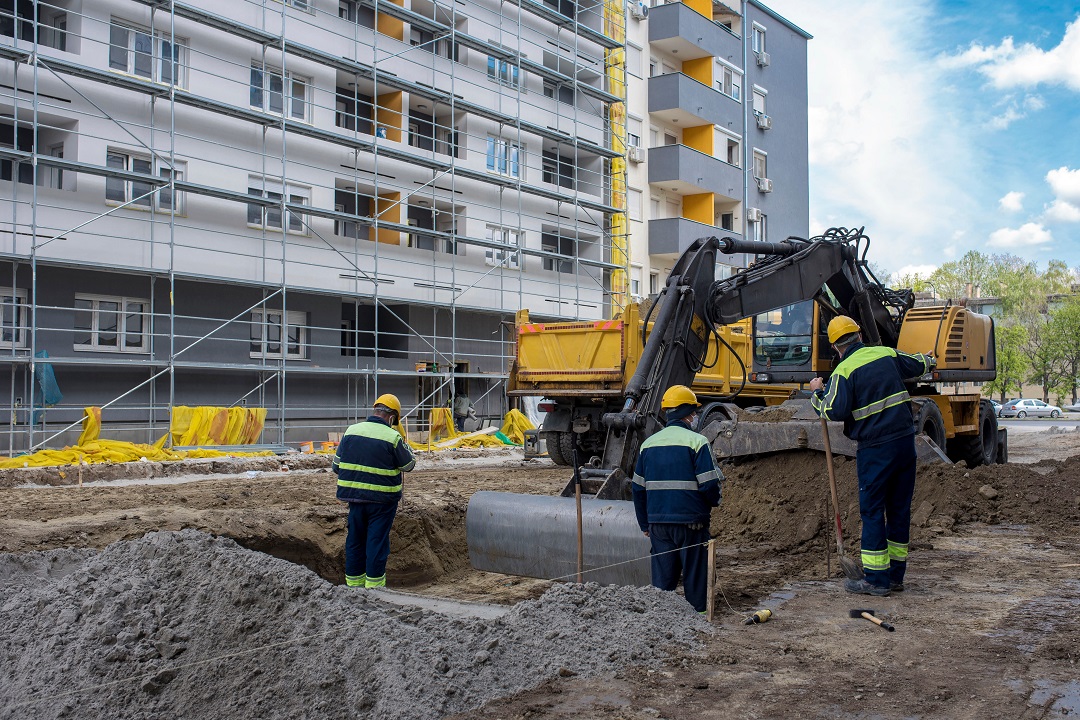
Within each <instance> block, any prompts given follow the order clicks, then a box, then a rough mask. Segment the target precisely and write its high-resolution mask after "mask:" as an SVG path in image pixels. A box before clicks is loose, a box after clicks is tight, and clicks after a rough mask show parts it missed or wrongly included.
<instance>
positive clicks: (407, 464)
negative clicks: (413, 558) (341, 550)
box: [333, 394, 416, 588]
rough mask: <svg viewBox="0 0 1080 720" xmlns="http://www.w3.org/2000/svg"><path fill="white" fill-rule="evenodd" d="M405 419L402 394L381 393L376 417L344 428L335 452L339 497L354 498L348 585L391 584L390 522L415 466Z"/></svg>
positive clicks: (347, 553) (347, 545)
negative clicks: (401, 429)
mask: <svg viewBox="0 0 1080 720" xmlns="http://www.w3.org/2000/svg"><path fill="white" fill-rule="evenodd" d="M400 419H401V402H400V401H399V400H398V399H397V397H395V396H394V395H389V394H386V395H380V396H379V397H378V398H377V399H376V400H375V408H374V411H373V412H372V414H371V417H369V418H368V419H367V420H365V421H364V422H361V423H357V424H355V425H352V426H350V427H349V429H348V430H346V431H345V434H344V435H343V436H342V438H341V443H340V444H339V445H338V448H337V454H336V455H335V456H334V462H333V468H334V472H335V473H337V477H338V481H337V498H338V500H342V501H344V502H347V503H349V525H348V527H349V532H348V536H347V537H346V538H345V584H346V585H348V586H349V587H369V588H372V587H385V586H386V559H387V558H388V557H389V556H390V527H391V526H392V525H393V524H394V515H396V514H397V506H398V501H399V500H401V485H402V473H404V472H408V471H409V470H412V469H413V467H415V466H416V458H415V457H413V454H412V450H410V449H409V444H408V443H407V442H405V439H404V438H402V437H401V435H400V434H399V433H398V431H397V430H395V429H394V426H395V425H397V424H398V421H399V420H400Z"/></svg>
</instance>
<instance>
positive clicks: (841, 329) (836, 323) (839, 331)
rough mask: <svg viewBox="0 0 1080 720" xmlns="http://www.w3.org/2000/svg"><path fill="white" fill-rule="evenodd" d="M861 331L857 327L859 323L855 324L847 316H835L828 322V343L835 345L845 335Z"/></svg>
mask: <svg viewBox="0 0 1080 720" xmlns="http://www.w3.org/2000/svg"><path fill="white" fill-rule="evenodd" d="M861 330H862V328H861V327H859V323H857V322H855V321H854V320H852V319H851V318H849V317H848V316H847V315H837V316H836V317H834V318H833V319H832V320H830V321H829V343H830V344H832V343H835V342H836V341H837V340H839V339H840V338H842V337H844V336H845V335H850V334H851V333H857V332H860V331H861Z"/></svg>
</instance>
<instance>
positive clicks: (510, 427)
mask: <svg viewBox="0 0 1080 720" xmlns="http://www.w3.org/2000/svg"><path fill="white" fill-rule="evenodd" d="M535 429H536V426H535V425H533V424H532V421H531V420H529V418H527V417H525V414H524V413H522V412H521V411H520V410H511V411H510V412H508V413H506V417H504V418H503V425H502V427H501V428H500V429H499V432H501V433H502V434H503V435H505V436H506V437H507V438H508V439H509V440H510V442H512V443H514V444H515V445H524V444H525V431H526V430H535Z"/></svg>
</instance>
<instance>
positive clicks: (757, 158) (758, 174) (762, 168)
mask: <svg viewBox="0 0 1080 720" xmlns="http://www.w3.org/2000/svg"><path fill="white" fill-rule="evenodd" d="M768 159H769V156H768V155H766V154H765V153H763V152H761V151H760V150H755V151H754V177H755V178H767V177H769V172H768V170H769V166H768V162H767V160H768Z"/></svg>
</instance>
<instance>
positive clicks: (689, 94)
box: [649, 73, 742, 127]
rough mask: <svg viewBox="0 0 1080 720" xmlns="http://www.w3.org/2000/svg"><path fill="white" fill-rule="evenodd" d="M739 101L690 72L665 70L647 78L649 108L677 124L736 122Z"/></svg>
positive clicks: (693, 125)
mask: <svg viewBox="0 0 1080 720" xmlns="http://www.w3.org/2000/svg"><path fill="white" fill-rule="evenodd" d="M739 108H740V105H739V103H738V102H737V101H735V100H732V99H731V98H730V97H728V96H727V95H724V94H723V93H721V92H720V91H719V90H713V89H712V88H711V87H709V86H708V85H705V84H703V83H699V82H698V81H697V80H695V79H693V78H692V77H690V76H689V75H683V74H682V73H668V74H667V75H656V76H654V77H651V78H649V112H650V113H652V114H654V115H656V116H657V117H658V118H659V119H661V120H664V121H666V122H670V123H673V124H675V125H678V126H679V127H695V126H697V125H706V124H714V125H724V126H727V124H728V122H729V121H731V122H733V123H739V125H738V126H741V122H742V121H741V118H740V114H739Z"/></svg>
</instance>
